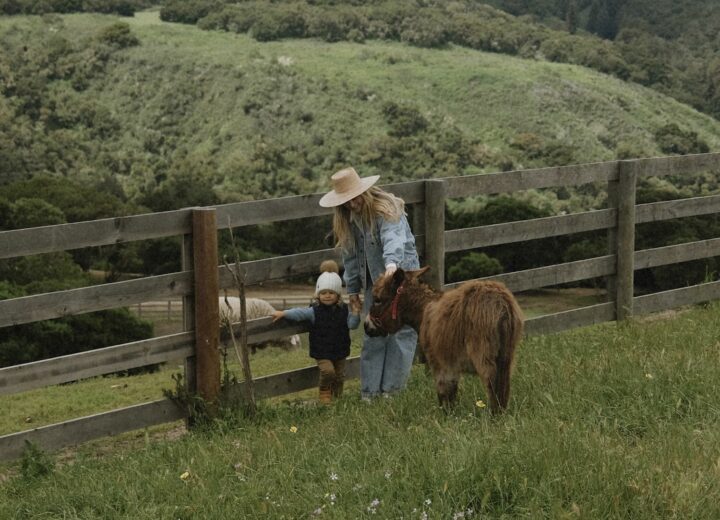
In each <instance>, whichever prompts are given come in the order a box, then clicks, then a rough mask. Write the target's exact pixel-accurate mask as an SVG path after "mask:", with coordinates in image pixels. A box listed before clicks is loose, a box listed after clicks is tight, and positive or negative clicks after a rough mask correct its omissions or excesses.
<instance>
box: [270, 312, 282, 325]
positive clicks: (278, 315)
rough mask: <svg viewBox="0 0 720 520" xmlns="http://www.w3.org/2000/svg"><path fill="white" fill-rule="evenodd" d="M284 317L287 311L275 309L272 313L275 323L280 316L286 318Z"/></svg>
mask: <svg viewBox="0 0 720 520" xmlns="http://www.w3.org/2000/svg"><path fill="white" fill-rule="evenodd" d="M284 317H285V311H275V312H273V313H272V319H273V323H274V322H276V321H277V320H279V319H280V318H284Z"/></svg>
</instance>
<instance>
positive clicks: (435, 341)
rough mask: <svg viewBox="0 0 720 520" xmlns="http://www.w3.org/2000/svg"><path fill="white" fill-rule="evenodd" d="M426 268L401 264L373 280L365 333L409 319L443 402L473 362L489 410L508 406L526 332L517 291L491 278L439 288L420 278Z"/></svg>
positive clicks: (449, 402) (396, 327)
mask: <svg viewBox="0 0 720 520" xmlns="http://www.w3.org/2000/svg"><path fill="white" fill-rule="evenodd" d="M428 269H429V268H428V267H425V268H423V269H421V270H419V271H403V270H402V269H398V270H397V271H396V272H395V273H394V274H393V275H390V276H385V277H383V278H381V279H380V280H378V281H377V282H376V283H375V286H374V288H373V306H372V307H371V309H370V313H369V314H368V316H367V318H366V320H365V331H366V333H367V334H368V335H370V336H379V335H385V334H392V333H394V332H397V331H398V330H399V329H400V327H402V326H403V325H404V324H407V325H410V326H411V327H413V328H414V329H415V330H416V331H417V332H418V334H419V340H420V345H421V347H422V349H423V352H424V354H425V358H426V360H427V363H428V366H429V367H430V370H431V371H432V374H433V377H434V379H435V387H436V389H437V394H438V399H439V400H440V404H442V405H443V406H449V405H452V404H453V403H454V401H455V398H456V395H457V388H458V381H459V379H460V374H461V373H462V371H463V369H464V367H465V366H466V365H468V363H471V364H472V365H473V366H474V368H475V371H477V373H478V374H479V375H480V377H481V378H482V380H483V382H484V383H485V387H486V389H487V396H488V403H489V405H490V410H491V411H492V412H493V413H497V412H500V411H502V410H504V409H505V408H506V407H507V405H508V401H509V399H510V374H511V372H512V367H513V358H514V354H515V347H516V346H517V344H518V343H519V342H520V339H521V338H522V335H523V314H522V311H521V310H520V307H519V306H518V304H517V301H516V300H515V297H514V296H513V295H512V293H511V292H510V291H509V290H508V289H507V288H506V287H505V286H504V285H503V284H501V283H499V282H491V281H474V282H467V283H465V284H463V285H461V286H460V287H458V288H456V289H453V290H450V291H447V292H444V293H442V292H437V291H434V290H432V289H431V288H430V287H429V286H428V285H427V284H425V283H423V282H422V281H420V280H419V277H420V276H421V275H422V274H423V273H424V272H425V271H427V270H428ZM398 288H400V292H399V294H398ZM396 297H397V300H396V303H395V305H396V308H397V312H396V316H395V317H393V311H392V307H393V300H395V299H396Z"/></svg>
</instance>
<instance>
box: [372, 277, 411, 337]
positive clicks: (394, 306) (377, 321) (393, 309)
mask: <svg viewBox="0 0 720 520" xmlns="http://www.w3.org/2000/svg"><path fill="white" fill-rule="evenodd" d="M403 292H405V282H404V281H403V283H401V284H400V287H398V288H397V291H396V292H395V296H394V297H393V299H392V302H391V303H390V306H389V307H386V308H385V310H383V312H382V313H381V314H380V315H379V316H377V315H375V316H373V315H372V314H370V321H372V322H373V325H375V326H376V327H380V326H381V324H382V320H383V318H385V317H386V316H387V314H388V313H390V319H392V321H397V320H398V305H399V303H400V295H401V294H402V293H403Z"/></svg>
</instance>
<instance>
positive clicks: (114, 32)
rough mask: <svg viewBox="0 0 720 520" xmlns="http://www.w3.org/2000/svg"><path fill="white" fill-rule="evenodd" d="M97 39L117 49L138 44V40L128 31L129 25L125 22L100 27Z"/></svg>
mask: <svg viewBox="0 0 720 520" xmlns="http://www.w3.org/2000/svg"><path fill="white" fill-rule="evenodd" d="M98 41H100V42H102V43H106V44H108V45H111V46H113V47H116V48H118V49H125V48H127V47H134V46H135V45H139V44H140V40H138V39H137V37H136V36H135V35H134V34H133V33H132V32H131V31H130V25H128V24H127V23H125V22H118V23H114V24H112V25H110V26H108V27H105V28H104V29H102V30H101V31H100V32H99V33H98Z"/></svg>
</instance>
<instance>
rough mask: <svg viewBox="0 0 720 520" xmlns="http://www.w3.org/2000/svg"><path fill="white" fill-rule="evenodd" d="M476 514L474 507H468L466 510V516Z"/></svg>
mask: <svg viewBox="0 0 720 520" xmlns="http://www.w3.org/2000/svg"><path fill="white" fill-rule="evenodd" d="M474 514H475V510H474V509H473V508H472V507H468V508H467V510H466V511H465V516H467V517H471V516H472V515H474Z"/></svg>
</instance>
